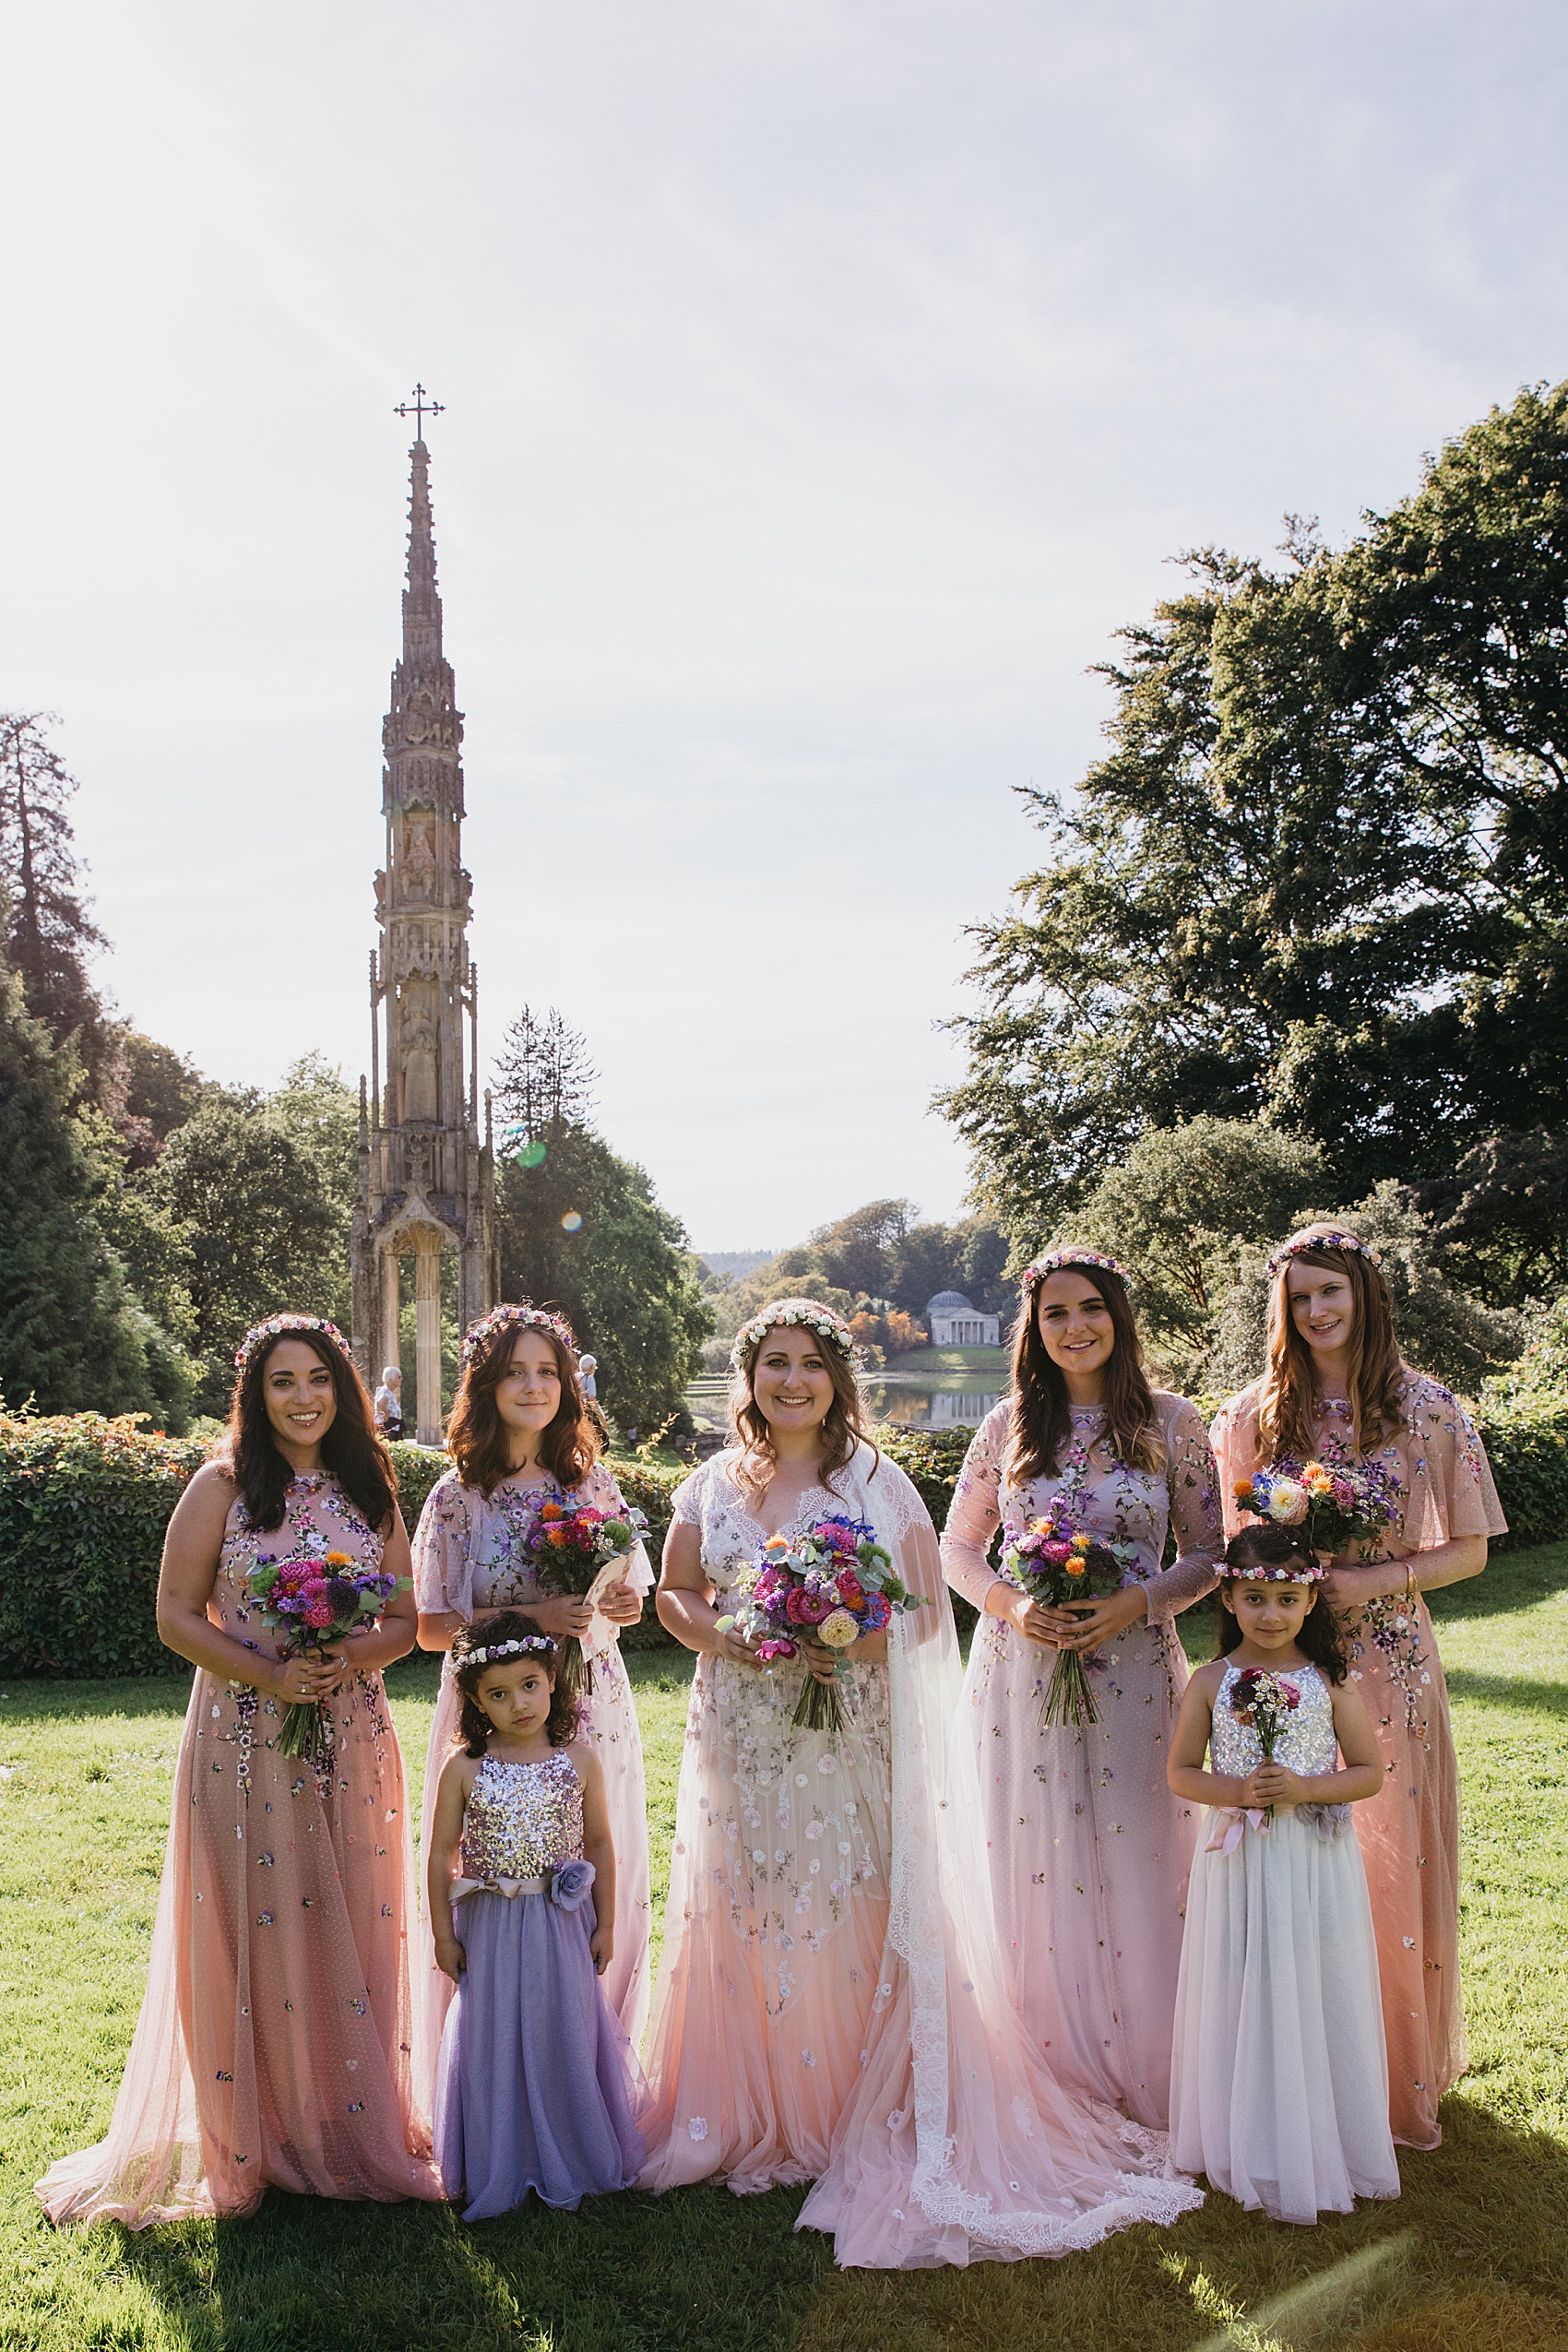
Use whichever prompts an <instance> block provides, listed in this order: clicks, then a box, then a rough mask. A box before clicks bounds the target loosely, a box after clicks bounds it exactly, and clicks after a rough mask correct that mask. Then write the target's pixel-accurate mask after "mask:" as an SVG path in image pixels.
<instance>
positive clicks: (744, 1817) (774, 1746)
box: [640, 1299, 902, 2191]
mask: <svg viewBox="0 0 1568 2352" xmlns="http://www.w3.org/2000/svg"><path fill="white" fill-rule="evenodd" d="M853 1347H854V1342H853V1340H852V1338H851V1336H850V1334H849V1329H848V1327H847V1326H846V1325H845V1324H843V1323H841V1322H840V1320H839V1319H838V1317H837V1316H836V1315H834V1314H832V1313H830V1312H829V1311H828V1310H827V1309H826V1308H825V1307H821V1306H818V1305H816V1304H815V1303H814V1301H811V1300H802V1299H785V1300H780V1301H777V1302H776V1303H775V1304H773V1305H771V1306H768V1307H765V1308H764V1309H763V1311H762V1313H760V1314H758V1315H757V1316H756V1317H755V1318H754V1321H753V1322H751V1323H749V1324H746V1325H745V1327H744V1329H743V1330H742V1332H741V1334H740V1336H739V1337H738V1338H737V1340H736V1342H735V1354H734V1357H733V1358H732V1363H733V1365H734V1367H735V1384H734V1392H733V1396H732V1401H731V1416H732V1419H733V1422H734V1427H735V1432H736V1441H737V1442H736V1443H735V1445H734V1446H733V1447H731V1449H730V1450H729V1451H728V1452H726V1453H723V1454H719V1455H713V1456H712V1457H711V1458H710V1459H709V1460H708V1461H707V1462H705V1463H704V1464H703V1465H702V1466H701V1467H700V1468H699V1469H696V1470H694V1472H693V1473H692V1475H691V1477H690V1478H689V1479H685V1480H684V1481H683V1484H682V1485H680V1486H679V1487H677V1488H676V1490H675V1499H674V1509H675V1515H674V1518H673V1520H672V1522H671V1528H670V1534H669V1538H668V1539H667V1541H666V1543H665V1546H664V1568H663V1574H662V1575H661V1576H660V1578H659V1596H658V1603H657V1606H658V1610H659V1617H660V1619H661V1620H662V1621H663V1623H664V1624H665V1625H666V1626H667V1627H668V1628H669V1630H670V1632H671V1633H673V1634H674V1636H675V1638H676V1640H677V1641H679V1642H682V1643H683V1644H684V1645H685V1646H686V1648H687V1649H689V1650H695V1652H696V1654H697V1661H698V1662H697V1669H696V1673H695V1676H694V1678H693V1681H692V1697H691V1709H690V1713H689V1715H688V1717H687V1723H686V1750H685V1756H684V1759H683V1763H682V1767H681V1784H680V1789H679V1793H678V1795H677V1798H676V1808H675V1845H674V1852H673V1856H672V1859H671V1872H670V1899H669V1905H668V1908H667V1910H666V1912H665V1933H664V1956H663V1959H662V1962H661V1964H660V1967H659V1985H658V1989H657V1991H656V1995H655V1999H654V2010H653V2024H652V2028H651V2032H650V2036H649V2045H648V2056H647V2076H648V2083H649V2086H650V2093H651V2101H652V2104H651V2108H650V2110H649V2112H648V2113H647V2114H646V2115H645V2116H643V2117H642V2118H641V2119H640V2120H641V2122H642V2127H643V2132H644V2135H645V2137H646V2138H647V2146H648V2163H647V2170H646V2171H645V2173H644V2174H643V2178H642V2183H641V2185H642V2186H643V2187H644V2188H645V2189H670V2188H673V2187H675V2186H676V2185H677V2184H679V2183H681V2182H683V2181H690V2180H707V2179H709V2178H711V2177H712V2176H713V2175H715V2174H717V2175H719V2176H720V2177H721V2178H723V2179H725V2180H728V2181H729V2183H730V2186H731V2188H732V2189H735V2190H737V2191H744V2190H761V2189H772V2188H775V2187H777V2186H778V2184H779V2183H780V2182H789V2181H802V2180H811V2179H813V2178H814V2176H815V2175H816V2174H817V2173H819V2172H821V2171H822V2170H823V2169H824V2168H825V2166H826V2161H827V2153H828V2148H829V2145H830V2143H831V2141H832V2137H833V2130H834V2126H835V2124H836V2123H837V2120H838V2118H839V2114H840V2111H841V2110H842V2109H843V2108H844V2107H845V2105H846V2103H847V2101H848V2099H849V2094H850V2092H851V2091H852V2090H853V2089H854V2088H855V2087H856V2085H857V2083H858V2081H859V2075H860V2067H861V2052H862V2050H863V2049H865V2047H866V2043H867V2038H868V2033H869V2028H870V2024H871V2017H872V2010H873V2003H874V2002H875V2000H876V1997H877V1986H878V1981H879V1964H880V1962H881V1958H882V1948H883V1942H884V1940H885V1932H886V1927H887V1889H888V1871H889V1860H890V1857H889V1849H888V1805H889V1779H890V1772H891V1755H890V1740H891V1732H890V1728H889V1721H888V1705H887V1669H886V1657H887V1635H886V1633H872V1634H867V1635H864V1636H863V1637H862V1638H861V1640H860V1641H859V1642H857V1643H856V1644H855V1645H854V1649H853V1652H852V1654H851V1657H852V1663H849V1664H848V1665H847V1666H846V1667H845V1668H844V1669H843V1673H842V1675H841V1677H840V1680H839V1683H838V1693H839V1698H840V1702H841V1705H842V1707H843V1713H844V1724H843V1728H842V1729H841V1730H838V1731H835V1732H828V1731H810V1730H806V1729H803V1728H797V1727H796V1726H795V1725H794V1724H793V1722H792V1721H791V1719H790V1718H791V1717H792V1716H793V1715H794V1712H795V1705H796V1702H797V1701H798V1699H799V1698H800V1695H801V1692H802V1684H803V1680H804V1677H805V1675H806V1673H807V1672H811V1673H814V1674H815V1675H816V1676H817V1677H818V1679H819V1680H826V1679H828V1678H829V1677H830V1676H831V1674H832V1671H833V1668H832V1660H831V1658H830V1657H829V1656H828V1654H827V1652H826V1651H825V1650H823V1651H819V1652H817V1653H816V1654H815V1656H814V1657H812V1662H811V1663H810V1665H809V1666H808V1665H806V1664H803V1663H802V1662H801V1661H799V1660H790V1661H783V1660H781V1661H779V1663H778V1665H777V1666H776V1667H774V1668H772V1669H768V1668H766V1665H765V1662H764V1661H763V1660H762V1659H761V1658H759V1657H757V1655H756V1653H755V1651H754V1648H753V1646H752V1645H751V1644H750V1643H749V1642H748V1641H747V1640H746V1638H745V1637H744V1636H743V1635H742V1633H739V1632H737V1631H734V1630H732V1629H731V1630H729V1631H721V1630H720V1626H719V1619H720V1617H721V1616H722V1615H724V1614H725V1613H726V1611H727V1610H728V1608H729V1607H730V1603H731V1593H730V1588H731V1586H732V1585H733V1583H734V1580H735V1577H736V1575H737V1574H738V1572H739V1571H740V1570H741V1569H742V1568H745V1567H749V1566H750V1564H751V1562H752V1559H753V1557H754V1553H755V1551H756V1550H757V1547H758V1546H759V1545H760V1544H761V1543H762V1542H763V1541H764V1539H765V1538H766V1537H768V1536H771V1535H777V1534H778V1533H780V1532H782V1531H786V1530H793V1529H794V1528H796V1527H797V1526H801V1525H802V1522H807V1521H810V1520H814V1519H816V1518H820V1517H823V1516H826V1515H827V1514H829V1513H833V1512H837V1513H843V1512H844V1511H845V1510H846V1509H849V1508H852V1507H853V1506H852V1504H851V1503H849V1501H848V1500H847V1498H848V1497H849V1495H850V1492H851V1490H850V1488H849V1486H848V1485H847V1484H846V1483H845V1481H844V1477H843V1473H844V1472H845V1471H846V1470H847V1468H848V1467H849V1465H850V1464H851V1463H852V1462H853V1460H854V1458H855V1456H856V1454H857V1452H858V1451H863V1452H865V1453H866V1455H867V1457H868V1459H869V1458H871V1449H870V1448H869V1447H865V1448H862V1447H861V1423H860V1396H859V1392H858V1389H857V1387H856V1384H855V1373H854V1366H853ZM883 1477H884V1478H885V1481H886V1483H887V1485H888V1486H889V1488H892V1487H893V1486H894V1485H895V1484H897V1482H898V1481H899V1480H900V1479H901V1477H902V1473H901V1472H899V1471H897V1470H896V1469H895V1468H894V1467H893V1465H892V1464H890V1463H889V1464H886V1465H885V1467H884V1472H883ZM881 1482H882V1479H879V1481H878V1483H879V1484H880V1483H881Z"/></svg>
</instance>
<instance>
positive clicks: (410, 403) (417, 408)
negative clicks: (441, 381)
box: [392, 384, 446, 441]
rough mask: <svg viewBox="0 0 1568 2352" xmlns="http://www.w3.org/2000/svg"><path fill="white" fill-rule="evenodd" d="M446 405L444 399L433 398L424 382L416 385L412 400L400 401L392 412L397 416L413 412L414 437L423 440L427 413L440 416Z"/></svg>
mask: <svg viewBox="0 0 1568 2352" xmlns="http://www.w3.org/2000/svg"><path fill="white" fill-rule="evenodd" d="M445 405H446V404H445V401H444V400H433V399H432V398H431V397H430V395H429V393H428V392H427V391H426V390H425V388H424V386H423V385H422V384H416V385H415V386H414V397H413V398H412V399H411V400H403V401H400V402H399V403H398V407H397V408H395V409H394V410H393V411H392V413H393V415H394V416H395V417H406V416H409V415H410V414H411V415H412V417H413V420H414V439H415V440H416V441H422V440H423V439H424V421H425V417H426V415H427V414H428V415H430V416H433V417H438V416H439V415H440V414H441V412H442V410H443V409H444V408H445Z"/></svg>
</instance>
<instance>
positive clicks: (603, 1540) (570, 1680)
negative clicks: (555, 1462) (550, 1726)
mask: <svg viewBox="0 0 1568 2352" xmlns="http://www.w3.org/2000/svg"><path fill="white" fill-rule="evenodd" d="M645 1535H647V1516H646V1515H645V1514H644V1513H643V1512H641V1511H636V1510H633V1509H632V1508H631V1507H630V1506H628V1507H627V1508H626V1509H625V1510H624V1512H622V1513H620V1514H615V1513H612V1512H609V1511H601V1510H600V1508H599V1506H598V1504H597V1503H583V1502H580V1501H578V1500H577V1499H576V1497H575V1496H573V1495H562V1496H559V1497H552V1499H551V1500H550V1501H549V1502H548V1503H539V1504H537V1505H536V1506H535V1508H534V1509H533V1510H532V1511H531V1512H530V1513H529V1516H528V1519H527V1521H526V1523H525V1525H524V1527H523V1531H522V1535H521V1537H520V1538H519V1541H518V1547H517V1548H518V1550H519V1551H520V1552H521V1554H522V1556H523V1558H524V1559H525V1560H526V1561H527V1562H529V1566H530V1567H531V1568H532V1570H533V1576H534V1583H535V1584H536V1585H537V1586H538V1587H539V1589H540V1592H541V1593H552V1594H565V1595H569V1596H573V1597H580V1598H583V1599H584V1600H587V1601H590V1602H595V1603H597V1601H598V1599H599V1597H600V1594H601V1593H603V1592H606V1591H608V1589H609V1587H610V1586H612V1585H613V1584H618V1583H619V1582H620V1581H621V1578H622V1576H623V1575H624V1573H625V1571H624V1567H623V1565H622V1563H623V1562H624V1560H625V1559H626V1556H627V1554H628V1553H629V1552H631V1551H633V1550H635V1549H636V1546H637V1544H638V1543H640V1542H641V1540H642V1538H643V1537H644V1536H645ZM519 1606H521V1607H524V1608H526V1607H527V1606H528V1604H527V1603H526V1602H522V1603H520V1604H519ZM561 1673H562V1680H563V1681H564V1683H565V1685H566V1688H567V1690H568V1691H570V1692H572V1693H574V1694H576V1693H577V1692H579V1691H582V1690H587V1691H588V1692H589V1693H591V1692H592V1690H593V1665H592V1662H591V1660H588V1659H585V1657H584V1656H583V1645H582V1644H581V1642H579V1641H576V1639H574V1640H571V1641H568V1642H566V1643H564V1644H563V1645H562V1650H561Z"/></svg>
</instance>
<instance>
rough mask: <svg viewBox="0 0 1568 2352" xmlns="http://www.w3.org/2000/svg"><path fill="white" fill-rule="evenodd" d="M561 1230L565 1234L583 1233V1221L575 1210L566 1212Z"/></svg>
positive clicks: (571, 1209)
mask: <svg viewBox="0 0 1568 2352" xmlns="http://www.w3.org/2000/svg"><path fill="white" fill-rule="evenodd" d="M561 1229H562V1231H563V1232H564V1233H580V1232H581V1231H582V1229H583V1220H582V1218H580V1217H579V1216H578V1215H577V1212H576V1209H575V1208H569V1209H568V1210H567V1211H566V1214H565V1216H564V1218H562V1219H561Z"/></svg>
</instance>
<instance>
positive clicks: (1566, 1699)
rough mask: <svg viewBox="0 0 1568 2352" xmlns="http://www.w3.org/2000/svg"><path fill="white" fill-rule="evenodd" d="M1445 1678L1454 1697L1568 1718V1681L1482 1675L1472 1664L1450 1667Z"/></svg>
mask: <svg viewBox="0 0 1568 2352" xmlns="http://www.w3.org/2000/svg"><path fill="white" fill-rule="evenodd" d="M1446 1680H1447V1683H1448V1695H1449V1697H1450V1698H1451V1699H1477V1700H1480V1701H1483V1702H1486V1703H1489V1704H1491V1705H1493V1706H1499V1707H1518V1708H1523V1709H1524V1710H1525V1712H1526V1714H1531V1715H1550V1716H1562V1717H1568V1682H1541V1681H1534V1680H1532V1678H1531V1677H1530V1676H1528V1675H1526V1674H1482V1673H1479V1672H1478V1671H1477V1669H1475V1668H1474V1667H1469V1666H1451V1667H1450V1668H1449V1669H1448V1672H1447V1677H1446Z"/></svg>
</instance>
